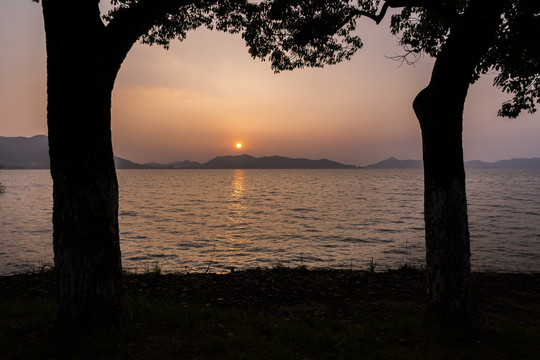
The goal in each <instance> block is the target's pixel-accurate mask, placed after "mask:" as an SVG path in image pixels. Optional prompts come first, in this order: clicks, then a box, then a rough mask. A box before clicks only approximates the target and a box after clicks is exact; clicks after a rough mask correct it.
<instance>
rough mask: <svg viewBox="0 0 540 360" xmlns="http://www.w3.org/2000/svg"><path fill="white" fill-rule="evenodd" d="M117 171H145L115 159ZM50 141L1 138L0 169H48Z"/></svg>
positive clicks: (135, 164) (137, 166) (136, 165)
mask: <svg viewBox="0 0 540 360" xmlns="http://www.w3.org/2000/svg"><path fill="white" fill-rule="evenodd" d="M114 164H115V166H116V168H117V169H143V168H144V166H142V165H141V164H137V163H134V162H132V161H129V160H126V159H122V158H119V157H117V156H115V157H114ZM49 165H50V163H49V139H48V137H47V136H46V135H36V136H33V137H31V138H27V137H4V136H0V167H2V166H3V167H4V168H5V169H48V168H49Z"/></svg>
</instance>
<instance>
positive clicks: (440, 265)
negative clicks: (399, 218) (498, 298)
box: [414, 0, 504, 325]
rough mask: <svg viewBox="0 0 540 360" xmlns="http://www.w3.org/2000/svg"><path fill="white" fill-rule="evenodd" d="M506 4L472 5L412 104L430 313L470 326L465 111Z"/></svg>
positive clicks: (478, 0)
mask: <svg viewBox="0 0 540 360" xmlns="http://www.w3.org/2000/svg"><path fill="white" fill-rule="evenodd" d="M503 2H504V1H499V0H494V1H488V0H473V1H472V2H471V5H470V6H469V8H468V9H467V11H466V13H465V14H464V15H462V16H461V19H460V20H459V21H458V23H456V24H455V25H454V26H453V28H452V30H451V33H450V35H449V38H448V39H447V41H446V43H445V45H444V46H443V48H442V50H441V53H440V54H439V56H438V57H437V60H436V62H435V66H434V69H433V73H432V77H431V81H430V84H429V86H428V87H426V88H425V89H424V90H422V91H421V92H420V93H419V94H418V96H417V97H416V99H415V101H414V110H415V112H416V115H417V117H418V120H419V122H420V127H421V130H422V144H423V158H424V218H425V225H426V273H427V293H428V304H429V308H430V311H431V312H432V313H433V314H434V315H436V316H437V317H438V318H439V319H440V320H442V321H444V322H452V323H457V324H460V325H468V324H469V321H470V314H469V311H470V310H469V285H470V273H471V266H470V238H469V227H468V217H467V198H466V192H465V170H464V164H463V147H462V123H463V109H464V104H465V99H466V97H467V91H468V88H469V84H470V83H471V82H472V81H473V78H474V72H475V68H476V66H477V65H478V64H479V63H480V61H481V57H482V56H483V54H484V53H485V52H486V51H487V49H488V48H489V46H490V44H491V41H492V39H493V35H494V33H495V29H496V28H497V26H498V23H499V21H500V15H499V14H500V11H501V7H502V4H503Z"/></svg>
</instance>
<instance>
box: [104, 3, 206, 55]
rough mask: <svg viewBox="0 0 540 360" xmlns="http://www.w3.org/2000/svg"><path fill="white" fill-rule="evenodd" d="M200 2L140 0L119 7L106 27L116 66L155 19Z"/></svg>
mask: <svg viewBox="0 0 540 360" xmlns="http://www.w3.org/2000/svg"><path fill="white" fill-rule="evenodd" d="M200 3H201V0H141V1H138V2H136V3H132V4H131V5H130V6H129V7H126V8H123V9H119V10H118V11H117V12H116V13H115V14H114V16H113V17H112V19H111V20H110V21H109V24H108V25H107V27H106V38H107V42H108V50H109V51H110V52H112V53H113V54H114V55H113V56H114V57H115V58H116V60H117V61H116V62H117V63H118V62H119V63H118V66H120V64H121V63H122V61H123V59H124V58H125V56H126V55H127V53H128V52H129V50H130V49H131V47H132V46H133V44H134V43H135V42H136V41H137V40H138V39H139V38H140V37H141V36H143V35H144V34H146V33H147V32H148V31H149V30H150V29H151V28H152V26H154V25H155V23H156V21H157V20H159V19H160V18H162V17H163V16H165V15H167V14H169V13H172V12H174V11H175V10H177V9H179V8H182V7H185V6H190V5H194V4H200Z"/></svg>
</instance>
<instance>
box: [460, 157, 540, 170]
mask: <svg viewBox="0 0 540 360" xmlns="http://www.w3.org/2000/svg"><path fill="white" fill-rule="evenodd" d="M465 168H467V169H540V158H519V159H510V160H499V161H496V162H484V161H480V160H473V161H467V162H466V163H465Z"/></svg>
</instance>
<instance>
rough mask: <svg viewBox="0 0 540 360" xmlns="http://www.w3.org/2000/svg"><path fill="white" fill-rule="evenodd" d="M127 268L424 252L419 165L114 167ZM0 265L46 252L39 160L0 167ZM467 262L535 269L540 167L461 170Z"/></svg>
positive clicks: (359, 264) (345, 263)
mask: <svg viewBox="0 0 540 360" xmlns="http://www.w3.org/2000/svg"><path fill="white" fill-rule="evenodd" d="M118 180H119V184H120V212H119V220H120V232H121V248H122V257H123V264H124V267H125V268H129V269H131V270H135V271H144V270H145V269H146V268H152V267H153V266H154V265H155V264H158V265H159V266H160V267H161V268H162V269H163V270H164V271H168V272H170V271H192V272H200V271H207V270H209V271H212V272H224V271H229V269H230V268H232V267H234V268H236V269H242V268H252V267H272V266H276V265H285V266H299V265H307V266H310V267H333V268H351V267H352V268H354V269H359V268H366V267H367V264H368V263H369V261H370V260H371V258H373V259H374V261H375V262H376V263H377V264H378V266H377V268H378V269H379V270H384V269H386V267H396V266H399V265H402V264H404V263H408V264H416V263H421V262H422V259H423V257H424V240H423V236H424V231H423V213H422V211H423V209H422V208H423V205H422V203H423V198H422V196H423V194H422V192H423V184H422V182H423V175H422V171H421V170H120V171H118ZM0 182H1V183H2V184H4V185H5V186H6V190H5V193H4V194H2V195H0V274H8V273H15V272H23V271H26V270H28V267H29V266H32V265H34V266H35V265H39V264H46V263H52V261H53V260H52V259H53V255H52V226H51V215H52V210H51V209H52V196H51V192H52V183H51V179H50V175H49V172H48V171H47V170H20V171H17V170H10V171H5V170H4V171H0ZM467 186H468V188H467V190H468V199H469V222H470V230H471V242H472V244H471V247H472V253H473V254H472V265H473V270H503V271H535V272H536V271H540V170H529V169H526V170H514V169H512V170H506V169H505V170H503V169H497V170H495V169H493V170H487V169H486V170H469V171H467Z"/></svg>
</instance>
